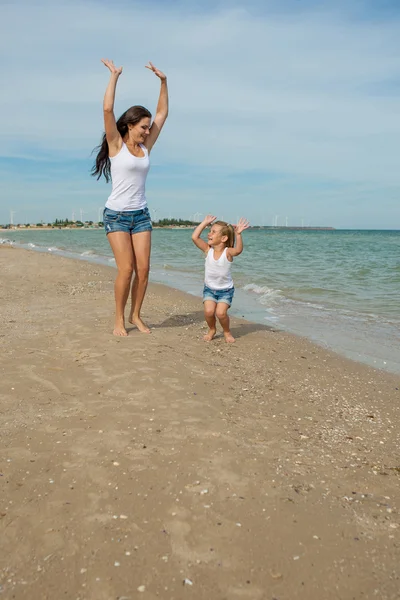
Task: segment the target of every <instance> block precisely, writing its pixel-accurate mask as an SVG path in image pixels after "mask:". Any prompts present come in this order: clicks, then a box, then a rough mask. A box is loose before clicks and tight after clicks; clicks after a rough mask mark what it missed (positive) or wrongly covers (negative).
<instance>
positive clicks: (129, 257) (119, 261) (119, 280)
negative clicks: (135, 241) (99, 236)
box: [107, 231, 134, 337]
mask: <svg viewBox="0 0 400 600" xmlns="http://www.w3.org/2000/svg"><path fill="white" fill-rule="evenodd" d="M107 238H108V241H109V244H110V246H111V249H112V251H113V254H114V258H115V263H116V265H117V269H118V273H117V277H116V280H115V284H114V294H115V325H114V331H113V333H114V335H117V336H123V337H125V336H127V335H128V334H127V331H126V329H125V316H124V313H125V306H126V303H127V300H128V296H129V288H130V285H131V279H132V273H133V266H134V256H133V250H132V244H131V239H130V238H131V236H130V234H129V233H125V232H124V231H114V232H112V233H109V234H108V235H107Z"/></svg>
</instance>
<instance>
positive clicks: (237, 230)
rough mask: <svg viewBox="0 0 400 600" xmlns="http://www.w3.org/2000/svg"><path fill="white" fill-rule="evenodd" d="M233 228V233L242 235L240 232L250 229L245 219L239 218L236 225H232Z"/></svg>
mask: <svg viewBox="0 0 400 600" xmlns="http://www.w3.org/2000/svg"><path fill="white" fill-rule="evenodd" d="M233 227H234V229H235V233H242V231H244V230H245V229H248V228H249V227H250V223H249V221H248V220H247V219H243V217H240V219H239V222H238V224H237V225H234V226H233Z"/></svg>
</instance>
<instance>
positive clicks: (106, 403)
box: [0, 246, 400, 600]
mask: <svg viewBox="0 0 400 600" xmlns="http://www.w3.org/2000/svg"><path fill="white" fill-rule="evenodd" d="M0 267H1V288H0V301H1V320H2V328H1V332H0V343H1V423H0V430H1V447H2V464H1V477H0V485H1V506H0V528H1V529H0V531H1V550H0V553H1V554H0V573H1V581H0V596H1V598H5V599H6V598H7V599H14V598H15V599H17V600H25V599H26V600H28V599H29V600H45V599H49V600H50V599H52V600H54V599H61V598H63V599H64V598H65V599H68V600H69V599H71V600H112V599H115V600H117V599H119V600H128V599H132V600H133V599H136V598H143V599H144V600H153V599H156V598H161V599H165V600H173V599H174V600H175V599H176V600H178V599H181V598H182V599H183V598H185V599H186V598H193V599H196V600H203V599H207V600H211V599H212V600H234V599H246V600H296V599H307V600H331V599H332V600H333V599H338V600H352V599H354V600H359V599H360V600H361V599H363V600H366V599H372V598H379V599H380V600H394V599H398V598H400V566H399V565H400V517H399V512H398V511H399V508H400V485H399V478H400V443H399V442H400V440H399V413H400V402H399V400H400V391H399V388H400V378H399V377H398V376H394V375H390V374H388V373H384V372H381V371H377V370H374V369H372V368H370V367H367V366H365V365H361V364H358V363H355V362H351V361H349V360H346V359H344V358H342V357H340V356H338V355H336V354H334V353H331V352H329V351H327V350H325V349H322V348H320V347H318V346H315V345H313V344H312V343H310V342H308V341H307V340H305V339H302V338H298V337H295V336H292V335H289V334H287V333H283V332H281V331H278V330H273V329H271V328H267V327H263V326H261V325H258V324H253V323H249V322H246V321H244V320H238V319H236V320H233V322H232V324H233V326H232V333H233V334H234V335H235V337H236V338H237V342H236V344H233V345H228V344H225V342H224V340H223V338H222V337H218V339H216V340H215V341H214V342H212V343H210V344H206V343H204V342H203V341H202V336H203V334H204V333H205V331H206V329H205V325H204V322H203V312H202V304H201V300H200V298H195V297H192V296H189V295H186V294H184V293H181V292H179V291H176V290H173V289H171V288H168V287H164V286H161V285H154V284H153V285H151V286H150V288H149V292H148V295H147V297H146V300H145V305H144V313H143V317H144V320H145V321H146V322H147V323H148V324H149V325H150V326H151V328H152V333H151V335H145V334H140V333H139V332H137V331H136V330H134V329H130V330H129V336H128V337H127V338H115V337H114V336H112V335H111V331H112V325H113V319H112V316H113V315H112V311H113V281H114V276H115V270H114V269H113V268H111V267H105V266H99V265H96V264H91V263H87V262H83V261H82V262H81V261H74V260H70V259H67V258H62V257H59V256H52V255H51V254H44V253H43V254H41V253H38V252H33V251H25V250H21V249H16V248H12V247H8V246H1V247H0Z"/></svg>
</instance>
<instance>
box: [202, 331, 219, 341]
mask: <svg viewBox="0 0 400 600" xmlns="http://www.w3.org/2000/svg"><path fill="white" fill-rule="evenodd" d="M216 333H217V330H216V329H209V330H208V333H206V335H205V336H204V337H203V340H204V341H205V342H211V340H213V339H214V338H215V334H216Z"/></svg>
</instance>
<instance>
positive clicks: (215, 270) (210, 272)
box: [204, 248, 233, 290]
mask: <svg viewBox="0 0 400 600" xmlns="http://www.w3.org/2000/svg"><path fill="white" fill-rule="evenodd" d="M226 250H227V249H226V248H225V249H224V251H223V253H222V254H221V256H220V257H219V259H218V260H215V258H214V248H210V249H209V251H208V253H207V256H206V273H205V279H204V283H205V284H206V285H207V286H208V287H209V288H211V289H212V290H225V289H229V288H231V287H233V280H232V275H231V266H232V263H231V261H229V260H228V257H227V256H226Z"/></svg>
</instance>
